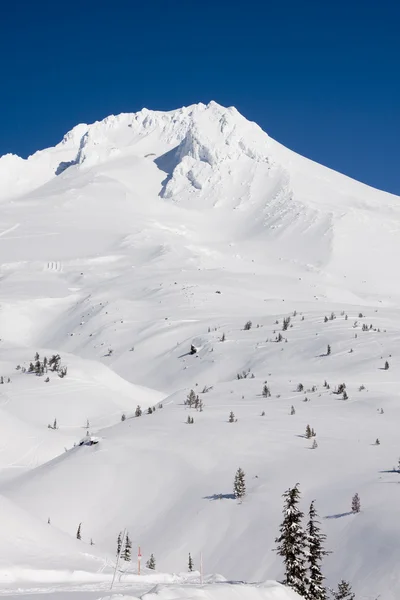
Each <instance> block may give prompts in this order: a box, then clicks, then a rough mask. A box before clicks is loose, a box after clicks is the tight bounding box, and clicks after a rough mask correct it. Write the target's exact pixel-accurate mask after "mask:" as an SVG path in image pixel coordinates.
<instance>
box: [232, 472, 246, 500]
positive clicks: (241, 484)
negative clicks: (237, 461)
mask: <svg viewBox="0 0 400 600" xmlns="http://www.w3.org/2000/svg"><path fill="white" fill-rule="evenodd" d="M233 493H234V495H235V498H237V499H238V500H241V499H242V498H243V497H244V496H245V495H246V483H245V480H244V471H243V469H241V468H240V467H239V468H238V470H237V471H236V475H235V480H234V482H233Z"/></svg>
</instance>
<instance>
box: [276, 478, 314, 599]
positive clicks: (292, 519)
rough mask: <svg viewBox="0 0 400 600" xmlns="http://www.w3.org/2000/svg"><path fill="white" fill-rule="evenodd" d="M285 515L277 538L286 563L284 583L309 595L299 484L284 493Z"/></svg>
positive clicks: (305, 542)
mask: <svg viewBox="0 0 400 600" xmlns="http://www.w3.org/2000/svg"><path fill="white" fill-rule="evenodd" d="M283 498H284V506H283V515H284V519H283V522H282V524H281V526H280V536H279V537H277V538H276V540H275V542H276V543H277V547H276V551H277V552H278V554H279V555H280V556H282V558H283V562H284V564H285V578H284V581H283V583H284V584H285V585H287V586H288V587H290V588H292V589H293V590H295V591H296V592H297V593H298V594H300V596H303V597H307V589H308V577H307V570H306V564H305V563H306V551H307V538H306V533H305V531H304V529H303V527H302V525H301V520H302V518H303V516H304V515H303V513H302V512H301V511H300V510H299V508H298V504H299V501H300V491H299V484H298V483H296V485H295V486H294V488H291V489H288V490H287V491H286V492H285V493H284V494H283Z"/></svg>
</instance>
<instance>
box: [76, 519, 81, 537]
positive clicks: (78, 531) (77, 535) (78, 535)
mask: <svg viewBox="0 0 400 600" xmlns="http://www.w3.org/2000/svg"><path fill="white" fill-rule="evenodd" d="M81 527H82V523H79V526H78V529H77V531H76V539H77V540H81V539H82V535H81Z"/></svg>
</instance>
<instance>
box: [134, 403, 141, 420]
mask: <svg viewBox="0 0 400 600" xmlns="http://www.w3.org/2000/svg"><path fill="white" fill-rule="evenodd" d="M141 416H142V409H141V408H140V406H139V404H138V405H137V407H136V410H135V417H141Z"/></svg>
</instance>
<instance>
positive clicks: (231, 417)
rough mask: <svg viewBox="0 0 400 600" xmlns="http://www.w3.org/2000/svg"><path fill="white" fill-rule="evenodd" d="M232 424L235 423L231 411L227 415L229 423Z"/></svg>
mask: <svg viewBox="0 0 400 600" xmlns="http://www.w3.org/2000/svg"><path fill="white" fill-rule="evenodd" d="M234 422H235V415H234V413H233V411H231V412H230V414H229V423H234Z"/></svg>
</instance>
